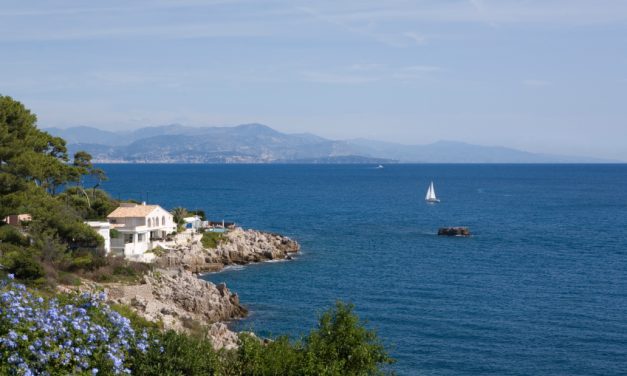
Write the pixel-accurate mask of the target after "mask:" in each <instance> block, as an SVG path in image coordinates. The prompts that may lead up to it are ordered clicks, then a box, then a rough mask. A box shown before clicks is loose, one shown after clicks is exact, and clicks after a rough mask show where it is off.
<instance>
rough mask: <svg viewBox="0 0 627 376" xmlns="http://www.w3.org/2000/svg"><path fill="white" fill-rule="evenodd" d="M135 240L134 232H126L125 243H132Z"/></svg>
mask: <svg viewBox="0 0 627 376" xmlns="http://www.w3.org/2000/svg"><path fill="white" fill-rule="evenodd" d="M132 242H133V234H124V243H127V244H128V243H132Z"/></svg>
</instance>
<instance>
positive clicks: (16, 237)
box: [0, 225, 30, 247]
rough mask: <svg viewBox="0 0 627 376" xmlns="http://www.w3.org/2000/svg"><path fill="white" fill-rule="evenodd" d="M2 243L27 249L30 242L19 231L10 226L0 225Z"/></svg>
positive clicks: (0, 240) (0, 241)
mask: <svg viewBox="0 0 627 376" xmlns="http://www.w3.org/2000/svg"><path fill="white" fill-rule="evenodd" d="M0 243H9V244H14V245H19V246H23V247H27V246H28V245H29V244H30V242H29V240H28V238H27V237H26V236H24V235H23V234H22V233H21V232H20V231H19V230H18V229H16V228H15V227H13V226H9V225H0Z"/></svg>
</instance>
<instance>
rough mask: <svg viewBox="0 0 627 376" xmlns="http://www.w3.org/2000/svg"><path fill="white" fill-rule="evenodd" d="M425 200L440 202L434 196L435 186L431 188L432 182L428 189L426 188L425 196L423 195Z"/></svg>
mask: <svg viewBox="0 0 627 376" xmlns="http://www.w3.org/2000/svg"><path fill="white" fill-rule="evenodd" d="M425 201H427V202H430V203H436V202H440V200H438V198H437V197H435V188H433V182H431V184H429V189H427V196H425Z"/></svg>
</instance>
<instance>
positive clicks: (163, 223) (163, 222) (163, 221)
mask: <svg viewBox="0 0 627 376" xmlns="http://www.w3.org/2000/svg"><path fill="white" fill-rule="evenodd" d="M161 226H165V215H164V216H163V217H161Z"/></svg>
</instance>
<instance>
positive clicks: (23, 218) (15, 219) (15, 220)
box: [4, 214, 33, 226]
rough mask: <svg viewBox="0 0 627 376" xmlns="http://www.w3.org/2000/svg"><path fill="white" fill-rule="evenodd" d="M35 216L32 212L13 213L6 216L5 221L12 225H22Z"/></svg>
mask: <svg viewBox="0 0 627 376" xmlns="http://www.w3.org/2000/svg"><path fill="white" fill-rule="evenodd" d="M32 220H33V218H32V217H31V215H30V214H13V215H9V216H7V217H6V218H4V223H6V224H7V225H12V226H21V225H22V222H30V221H32Z"/></svg>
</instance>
